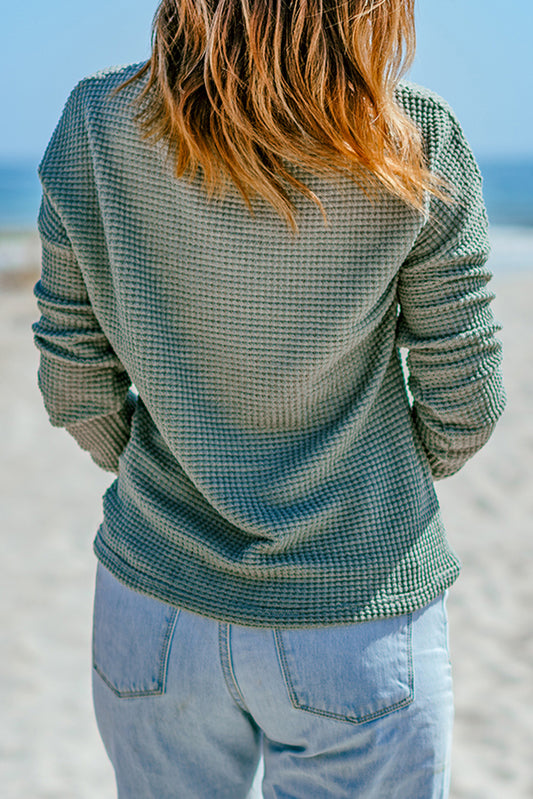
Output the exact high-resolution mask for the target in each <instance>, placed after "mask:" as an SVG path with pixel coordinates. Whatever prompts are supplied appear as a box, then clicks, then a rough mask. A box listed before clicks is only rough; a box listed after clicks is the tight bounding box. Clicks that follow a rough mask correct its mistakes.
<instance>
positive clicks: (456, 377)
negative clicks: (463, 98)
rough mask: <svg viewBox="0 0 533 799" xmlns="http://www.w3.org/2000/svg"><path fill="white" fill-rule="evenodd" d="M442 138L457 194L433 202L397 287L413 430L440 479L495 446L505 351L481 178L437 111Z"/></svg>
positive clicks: (436, 157) (451, 125) (445, 165)
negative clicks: (496, 309) (491, 442)
mask: <svg viewBox="0 0 533 799" xmlns="http://www.w3.org/2000/svg"><path fill="white" fill-rule="evenodd" d="M435 114H436V115H438V120H437V122H438V125H439V128H440V129H441V131H442V130H443V131H444V135H441V137H440V138H439V140H438V144H437V145H434V146H433V147H432V148H430V149H429V152H428V157H429V160H430V164H431V167H432V169H434V170H435V171H436V172H437V173H438V174H440V175H442V176H443V177H444V178H445V179H446V180H447V181H448V182H449V183H450V184H451V185H452V186H453V187H454V189H455V202H454V203H453V204H452V205H448V204H446V203H444V202H442V201H441V200H439V199H435V198H432V199H431V202H430V205H429V215H428V219H427V221H426V223H425V225H424V227H423V229H422V231H421V233H420V234H419V236H418V239H417V241H416V242H415V246H414V248H413V250H412V251H411V253H410V254H409V256H408V258H407V260H406V261H405V263H404V264H403V267H402V269H401V272H400V279H399V294H398V300H399V305H400V315H399V319H398V333H397V336H398V338H397V343H398V346H400V347H405V348H407V349H408V356H407V366H408V372H409V388H410V391H411V393H412V396H413V400H414V402H413V408H412V413H413V421H414V425H415V430H416V433H417V435H418V436H419V439H420V441H421V443H422V446H423V449H424V451H425V453H426V455H427V458H428V461H429V464H430V467H431V471H432V474H433V477H434V479H440V478H443V477H446V476H448V475H451V474H453V473H455V472H457V471H458V470H459V469H460V468H461V467H462V466H463V464H464V463H465V462H466V461H467V460H468V459H469V458H471V457H472V456H473V455H474V454H475V453H476V452H477V451H478V450H479V449H480V448H481V447H482V446H483V445H484V444H485V443H486V441H487V440H488V438H489V437H490V435H491V433H492V430H493V428H494V425H495V423H496V421H497V419H498V418H499V417H500V415H501V413H502V411H503V409H504V406H505V392H504V389H503V383H502V374H501V358H502V345H501V342H500V341H499V340H498V338H497V337H496V334H497V331H498V330H499V329H500V326H499V324H498V323H497V321H496V320H495V318H494V315H493V312H492V308H491V301H492V299H493V296H494V295H493V294H492V292H491V291H490V290H489V289H488V287H487V284H488V282H489V280H490V278H491V276H492V275H491V273H490V271H489V270H488V269H487V267H486V265H485V264H486V261H487V259H488V257H489V254H490V246H489V240H488V222H487V215H486V211H485V207H484V203H483V197H482V179H481V175H480V173H479V169H478V167H477V164H476V162H475V159H474V156H473V154H472V152H471V150H470V147H469V145H468V143H467V142H466V140H465V137H464V134H463V131H462V129H461V127H460V125H459V123H458V122H457V120H456V119H455V117H454V115H453V113H451V111H450V110H447V109H446V108H443V107H440V108H438V107H437V108H436V109H435Z"/></svg>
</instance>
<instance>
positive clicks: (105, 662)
mask: <svg viewBox="0 0 533 799" xmlns="http://www.w3.org/2000/svg"><path fill="white" fill-rule="evenodd" d="M178 614H179V610H178V609H177V608H173V607H171V606H170V605H166V604H164V603H163V602H159V601H158V600H157V599H152V598H151V597H148V596H145V595H144V594H140V593H138V592H137V591H133V590H132V589H131V588H127V587H126V586H125V585H122V583H120V582H119V581H118V580H117V579H116V578H115V577H113V575H112V574H111V573H110V572H109V571H108V570H107V569H105V568H104V567H103V566H102V565H101V564H98V570H97V574H96V590H95V597H94V619H93V667H94V669H95V670H96V672H97V673H98V674H99V675H100V677H101V678H102V680H103V681H104V682H105V683H106V684H107V685H108V686H109V688H111V690H112V691H114V693H115V694H116V695H117V696H119V697H135V696H148V695H153V694H162V693H164V691H165V680H166V672H167V661H168V655H169V651H170V644H171V641H172V635H173V632H174V627H175V625H176V620H177V618H178Z"/></svg>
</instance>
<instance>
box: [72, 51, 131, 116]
mask: <svg viewBox="0 0 533 799" xmlns="http://www.w3.org/2000/svg"><path fill="white" fill-rule="evenodd" d="M145 63H146V62H145V61H141V62H139V63H135V64H123V65H120V66H111V67H106V68H105V69H100V70H98V71H97V72H94V73H92V74H91V75H87V77H85V78H82V79H81V80H80V81H79V82H78V83H77V84H76V85H75V86H74V88H73V89H72V91H71V93H70V95H69V98H68V100H67V104H68V103H69V102H74V103H77V104H81V105H83V106H85V107H90V106H95V105H99V104H102V103H103V102H104V101H105V102H108V101H110V100H111V99H112V98H113V97H115V96H116V97H119V96H120V95H121V94H122V92H121V93H120V94H119V95H113V92H114V91H115V89H118V88H119V86H121V84H123V83H125V82H126V81H128V80H130V78H133V77H134V76H135V75H136V74H137V73H138V72H139V71H140V70H141V68H142V67H144V65H145ZM124 94H127V95H129V94H131V91H130V92H128V91H127V90H126V91H125V92H124Z"/></svg>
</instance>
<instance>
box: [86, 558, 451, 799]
mask: <svg viewBox="0 0 533 799" xmlns="http://www.w3.org/2000/svg"><path fill="white" fill-rule="evenodd" d="M445 602H446V594H443V595H441V596H440V597H438V598H437V599H435V600H434V601H433V602H431V603H430V604H429V605H428V606H427V607H425V608H423V609H422V610H419V611H416V612H415V613H412V614H409V615H406V616H401V617H398V618H393V619H385V620H382V621H376V622H364V623H357V624H351V625H350V624H348V625H339V626H334V627H322V628H320V629H298V630H292V629H291V630H279V629H265V628H262V629H261V628H251V627H244V626H240V625H237V624H224V623H219V622H216V621H213V620H211V619H207V618H204V617H202V616H199V615H196V614H193V613H189V612H187V611H184V610H178V609H176V608H173V607H171V606H170V605H166V604H164V603H162V602H159V601H157V600H155V599H151V598H149V597H146V596H144V595H142V594H139V593H137V592H136V591H132V590H131V589H129V588H126V587H125V586H124V585H122V584H121V583H120V582H119V581H117V580H116V579H115V578H114V577H113V576H112V575H111V574H110V572H109V571H107V570H106V569H105V568H104V567H103V566H101V565H99V566H98V572H97V581H96V596H95V613H94V669H93V676H94V703H95V710H96V717H97V721H98V726H99V729H100V733H101V736H102V739H103V741H104V744H105V747H106V749H107V752H108V754H109V757H110V759H111V761H112V763H113V766H114V768H115V773H116V778H117V786H118V796H119V797H120V799H148V798H149V797H150V799H245V797H246V795H247V793H248V791H249V790H250V787H251V785H252V781H253V778H254V774H255V772H256V770H257V768H258V763H259V761H260V758H261V756H262V757H263V764H264V777H263V783H262V790H263V796H264V799H329V798H330V797H331V799H340V798H341V797H343V798H345V799H437V798H438V799H443V798H444V797H447V796H448V790H449V787H448V786H449V776H450V746H451V731H452V723H453V699H452V682H451V667H450V659H449V651H448V635H447V616H446V607H445Z"/></svg>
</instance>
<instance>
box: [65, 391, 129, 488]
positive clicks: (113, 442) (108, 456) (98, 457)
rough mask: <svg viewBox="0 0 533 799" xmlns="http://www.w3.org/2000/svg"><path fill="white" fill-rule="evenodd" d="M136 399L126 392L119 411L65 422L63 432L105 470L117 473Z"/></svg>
mask: <svg viewBox="0 0 533 799" xmlns="http://www.w3.org/2000/svg"><path fill="white" fill-rule="evenodd" d="M136 402H137V398H136V395H135V394H134V393H133V392H132V391H130V392H128V396H127V398H126V402H125V404H124V406H123V407H122V408H121V409H120V410H119V411H116V412H115V413H110V414H106V415H105V416H97V417H94V418H92V419H88V420H84V421H81V422H75V423H73V424H69V425H66V430H67V432H68V433H70V435H71V436H72V437H73V438H75V439H76V441H77V442H78V444H79V446H80V447H81V448H82V449H84V450H86V451H87V452H89V454H90V455H91V458H92V459H93V461H94V462H95V463H96V464H97V465H98V466H99V467H100V468H101V469H104V470H105V471H108V472H114V473H115V474H118V463H119V457H120V455H121V454H122V453H123V451H124V449H125V448H126V445H127V443H128V441H129V438H130V434H131V420H132V416H133V413H134V411H135V407H136Z"/></svg>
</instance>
